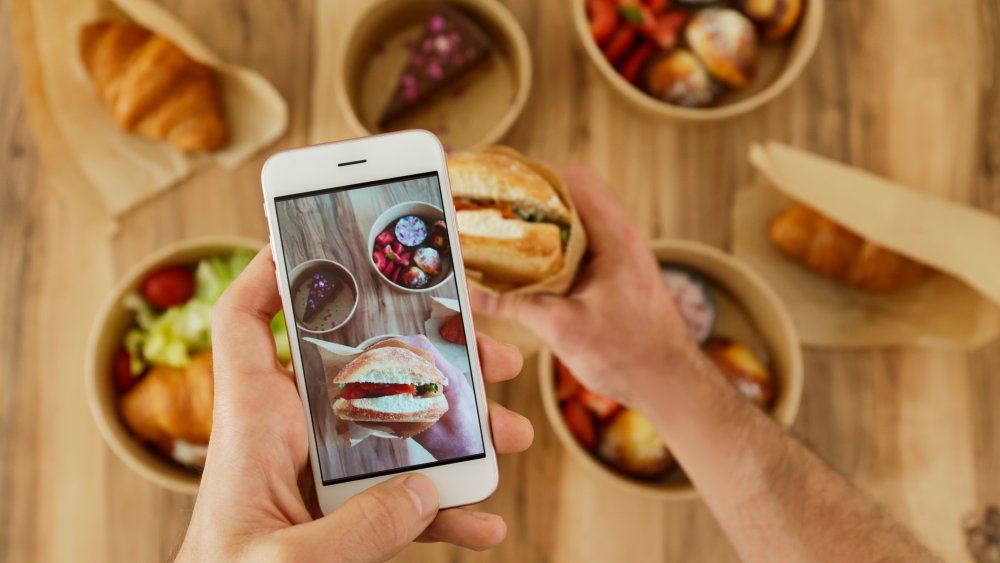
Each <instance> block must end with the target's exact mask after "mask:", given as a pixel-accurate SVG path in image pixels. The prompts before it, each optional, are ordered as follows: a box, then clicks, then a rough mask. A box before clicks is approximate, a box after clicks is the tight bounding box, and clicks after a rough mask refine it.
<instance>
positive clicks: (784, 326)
mask: <svg viewBox="0 0 1000 563" xmlns="http://www.w3.org/2000/svg"><path fill="white" fill-rule="evenodd" d="M652 248H653V252H654V254H655V255H656V257H657V259H658V260H659V262H660V264H671V265H680V266H683V267H686V268H689V269H691V270H693V271H696V272H698V273H699V274H701V275H703V276H704V277H705V278H706V279H708V280H709V281H711V282H713V283H714V284H715V285H717V286H719V287H720V288H722V289H724V290H725V291H726V292H727V293H728V294H729V295H731V296H732V297H733V298H734V299H735V300H736V301H737V302H738V304H739V305H740V306H741V307H742V308H743V309H744V310H745V312H746V314H747V316H748V317H749V318H750V320H751V321H752V322H753V324H754V326H755V328H756V332H757V334H759V336H760V338H761V340H762V341H763V342H764V343H765V346H766V348H767V352H768V355H769V357H770V368H771V370H772V372H773V373H774V375H775V377H776V378H777V382H778V392H777V395H776V397H775V399H774V403H773V404H772V405H771V407H770V409H769V414H770V415H771V417H772V418H774V419H775V420H776V421H777V422H778V423H779V424H781V425H782V426H783V427H785V428H788V427H790V426H791V425H792V423H793V422H794V421H795V416H796V414H797V413H798V409H799V403H800V401H801V399H802V385H803V372H802V349H801V347H800V346H799V338H798V334H797V333H796V331H795V326H794V325H793V324H792V321H791V318H790V317H789V316H788V312H787V311H786V310H785V308H784V306H783V305H782V304H781V301H780V300H779V299H778V296H777V295H776V294H775V293H774V291H773V290H771V288H770V287H769V286H768V285H767V284H766V283H765V282H764V280H763V279H762V278H761V277H760V276H758V275H757V274H756V273H755V272H754V271H753V270H751V269H750V268H749V267H748V266H747V265H746V264H744V263H743V262H741V261H740V260H738V259H736V258H734V257H732V256H731V255H729V254H726V253H724V252H722V251H721V250H718V249H716V248H713V247H711V246H707V245H704V244H701V243H697V242H690V241H682V240H670V239H662V240H655V241H653V242H652ZM554 361H555V358H554V357H553V355H552V353H551V352H549V351H548V350H547V349H544V348H543V349H542V350H541V351H540V353H539V366H538V374H539V376H538V382H539V385H540V387H541V393H542V404H543V406H544V407H545V415H546V417H547V418H548V419H549V423H550V424H551V425H552V428H553V430H555V433H556V436H558V437H559V441H561V442H562V443H563V446H565V447H566V449H567V450H569V452H570V453H571V454H572V456H573V457H574V458H576V459H577V460H578V461H579V462H580V463H581V464H583V465H584V466H586V467H587V468H588V469H590V470H591V471H592V472H593V473H594V474H595V475H598V476H599V478H600V479H601V480H602V481H605V482H608V483H613V484H614V485H615V486H619V487H622V488H624V489H629V490H632V491H635V492H638V493H640V494H643V495H646V496H649V497H654V498H657V499H663V500H686V499H693V498H697V497H698V492H697V491H696V490H695V488H694V486H693V485H691V482H690V481H689V480H688V479H687V476H686V475H684V474H683V472H682V471H678V470H673V471H671V473H670V475H668V476H667V477H666V478H665V480H663V481H643V480H639V479H634V478H631V477H628V476H627V475H625V474H623V473H619V472H617V471H615V470H614V469H612V468H611V467H610V466H608V465H605V464H604V463H602V462H601V461H600V460H599V459H598V458H597V456H596V454H594V453H593V452H591V451H589V450H587V449H586V448H584V447H583V446H582V445H580V443H579V442H577V440H576V438H575V437H574V436H573V434H572V433H571V432H570V430H569V428H568V427H567V426H566V422H565V421H564V420H563V417H562V413H561V412H560V410H559V400H558V399H557V397H556V391H555V388H556V372H555V369H554V365H553V363H554ZM667 447H668V448H669V447H670V444H667Z"/></svg>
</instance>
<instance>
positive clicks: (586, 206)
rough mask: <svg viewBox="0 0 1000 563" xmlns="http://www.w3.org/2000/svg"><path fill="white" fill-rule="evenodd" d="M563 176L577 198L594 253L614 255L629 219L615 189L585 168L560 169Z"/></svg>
mask: <svg viewBox="0 0 1000 563" xmlns="http://www.w3.org/2000/svg"><path fill="white" fill-rule="evenodd" d="M558 170H559V175H560V176H561V177H562V178H563V181H564V182H566V186H567V187H569V190H570V193H571V194H572V195H573V204H574V205H575V206H576V210H577V213H579V214H580V220H581V221H583V227H584V228H585V229H586V230H587V241H588V244H589V247H590V250H591V252H593V253H595V254H601V253H604V252H606V251H607V252H614V250H615V248H616V247H617V245H618V243H619V242H620V239H621V229H620V227H621V226H622V225H626V224H629V219H628V217H627V216H626V215H625V211H624V210H623V209H622V206H621V203H619V201H618V198H616V197H615V194H614V192H613V191H612V190H611V187H610V186H608V184H607V183H606V182H605V181H604V180H603V179H602V178H601V177H600V176H598V175H597V173H596V172H594V171H593V170H592V169H590V168H588V167H585V166H560V167H558Z"/></svg>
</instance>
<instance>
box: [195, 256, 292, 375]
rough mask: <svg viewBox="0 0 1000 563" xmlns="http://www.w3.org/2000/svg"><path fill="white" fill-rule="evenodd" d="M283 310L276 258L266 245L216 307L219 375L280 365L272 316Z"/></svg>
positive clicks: (214, 342)
mask: <svg viewBox="0 0 1000 563" xmlns="http://www.w3.org/2000/svg"><path fill="white" fill-rule="evenodd" d="M279 310H281V297H280V296H279V295H278V284H277V280H276V279H275V277H274V261H273V260H272V259H271V253H270V251H269V250H268V249H267V248H264V249H263V250H261V251H260V252H258V253H257V256H255V257H254V259H253V260H251V261H250V264H249V265H247V267H246V269H244V270H243V273H241V274H240V275H239V277H237V278H236V280H234V281H233V283H232V285H230V286H229V288H228V289H226V291H225V293H223V294H222V296H221V297H220V298H219V300H218V301H217V302H216V303H215V306H214V307H213V308H212V348H213V350H212V354H213V359H214V361H215V362H216V366H217V367H218V368H219V369H216V370H215V373H216V374H217V375H223V378H224V377H225V376H226V375H227V374H234V373H241V372H245V371H246V370H250V371H259V370H260V369H261V368H262V367H266V368H272V367H274V366H276V365H277V361H276V360H275V357H274V336H273V335H272V334H271V326H270V324H271V319H272V318H274V315H276V314H277V313H278V311H279Z"/></svg>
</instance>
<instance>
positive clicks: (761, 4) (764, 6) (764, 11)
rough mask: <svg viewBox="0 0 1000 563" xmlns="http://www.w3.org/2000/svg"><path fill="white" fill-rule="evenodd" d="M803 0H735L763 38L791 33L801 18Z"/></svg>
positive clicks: (770, 38)
mask: <svg viewBox="0 0 1000 563" xmlns="http://www.w3.org/2000/svg"><path fill="white" fill-rule="evenodd" d="M804 3H805V0H736V6H737V7H738V8H739V9H740V11H742V12H743V13H744V14H746V16H747V17H748V18H750V19H751V20H753V22H754V23H755V24H757V26H758V27H759V28H760V30H761V32H762V34H763V35H764V38H765V39H769V40H772V41H774V40H778V39H784V38H785V37H788V36H789V35H791V33H792V31H794V30H795V26H796V25H798V23H799V20H800V19H801V18H802V11H803V10H802V9H803V4H804Z"/></svg>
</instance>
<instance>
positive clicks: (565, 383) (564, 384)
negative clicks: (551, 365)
mask: <svg viewBox="0 0 1000 563" xmlns="http://www.w3.org/2000/svg"><path fill="white" fill-rule="evenodd" d="M556 372H557V374H558V383H557V385H556V397H557V398H558V399H559V400H560V401H565V400H567V399H571V398H573V397H576V395H577V394H578V393H579V392H580V391H581V390H582V389H583V386H582V385H580V382H579V381H577V379H576V377H574V376H573V373H572V372H570V371H569V368H568V367H566V366H565V365H563V363H562V362H560V361H559V360H556Z"/></svg>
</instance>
